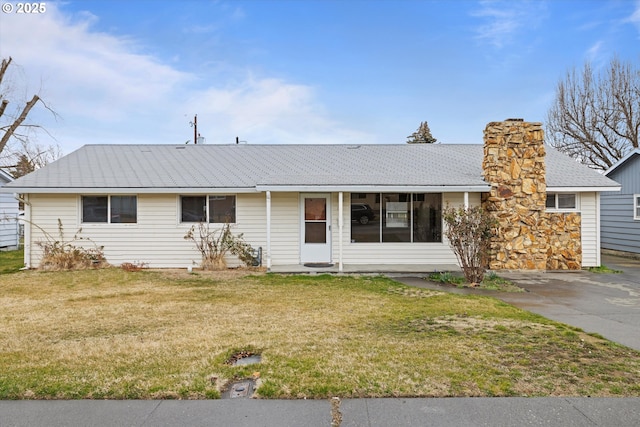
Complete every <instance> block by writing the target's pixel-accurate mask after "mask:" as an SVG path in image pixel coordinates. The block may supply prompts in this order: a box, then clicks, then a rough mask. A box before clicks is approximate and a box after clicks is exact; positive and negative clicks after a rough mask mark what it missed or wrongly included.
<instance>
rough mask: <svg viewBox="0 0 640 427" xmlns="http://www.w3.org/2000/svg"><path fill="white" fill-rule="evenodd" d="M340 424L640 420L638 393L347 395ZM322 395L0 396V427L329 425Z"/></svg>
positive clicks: (623, 426) (613, 426)
mask: <svg viewBox="0 0 640 427" xmlns="http://www.w3.org/2000/svg"><path fill="white" fill-rule="evenodd" d="M340 412H341V414H342V423H341V424H339V425H340V427H356V426H363V427H390V426H439V427H464V426H492V427H500V426H505V427H506V426H509V427H510V426H523V425H527V426H563V427H567V426H610V427H627V426H628V427H632V426H633V427H636V426H638V425H640V399H637V398H521V397H514V398H484V397H483V398H439V399H403V398H397V399H345V400H343V401H342V402H341V405H340ZM331 422H332V413H331V403H330V402H329V401H328V400H245V399H231V400H192V401H189V400H162V401H157V400H153V401H152V400H147V401H140V400H130V401H113V400H76V401H68V400H67V401H0V426H1V427H13V426H16V427H23V426H24V427H27V426H28V427H44V426H47V427H56V426H83V427H107V426H109V427H112V426H140V427H156V426H158V427H162V426H211V427H218V426H219V427H223V426H224V427H255V426H262V427H287V426H292V427H307V426H308V427H330V426H331Z"/></svg>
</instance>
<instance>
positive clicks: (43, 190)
mask: <svg viewBox="0 0 640 427" xmlns="http://www.w3.org/2000/svg"><path fill="white" fill-rule="evenodd" d="M256 191H257V190H256V189H255V187H162V188H160V187H158V188H155V187H144V188H141V187H127V188H124V187H6V186H5V187H0V192H3V193H20V194H208V193H222V192H224V193H255V192H256Z"/></svg>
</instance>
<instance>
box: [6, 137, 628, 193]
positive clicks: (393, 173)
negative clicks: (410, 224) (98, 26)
mask: <svg viewBox="0 0 640 427" xmlns="http://www.w3.org/2000/svg"><path fill="white" fill-rule="evenodd" d="M482 156H483V146H482V145H479V144H467V145H464V144H393V145H303V144H299V145H245V144H240V145H86V146H84V147H82V148H80V149H78V150H77V151H74V152H73V153H71V154H69V155H67V156H65V157H63V158H61V159H59V160H57V161H56V162H53V163H51V164H49V165H47V166H46V167H44V168H42V169H39V170H37V171H35V172H32V173H30V174H29V175H27V176H24V177H22V178H19V179H17V180H15V181H14V182H12V183H10V184H7V187H8V188H7V189H9V188H10V189H11V190H12V191H14V192H22V193H38V192H43V193H49V192H57V193H64V192H67V193H68V192H85V193H86V192H89V191H92V192H101V191H105V192H106V191H108V192H117V191H120V192H171V191H179V192H190V193H194V192H205V191H213V190H215V189H219V190H223V191H224V190H226V191H238V192H241V191H261V190H267V189H272V190H276V189H281V190H290V191H295V190H296V189H297V190H300V191H303V190H304V191H306V190H310V191H311V190H313V189H318V190H323V191H328V190H331V189H335V190H341V191H360V192H364V191H367V190H370V189H373V188H379V189H380V191H384V190H388V191H399V189H401V188H404V189H407V188H412V189H413V190H410V191H417V190H419V189H424V190H425V191H427V190H429V191H487V190H488V188H489V187H488V185H487V183H486V182H485V181H484V180H483V179H482ZM547 186H548V187H562V188H573V187H579V188H584V191H588V189H589V188H591V187H594V188H600V187H608V188H609V190H611V187H616V186H617V183H615V182H614V181H612V180H610V179H608V178H606V177H604V176H602V175H601V174H599V173H598V172H595V171H593V170H591V169H589V168H587V167H586V166H583V165H580V164H578V163H577V162H575V161H574V160H572V159H570V158H568V157H566V156H564V155H563V154H560V153H558V152H556V151H555V150H554V149H552V148H549V147H547Z"/></svg>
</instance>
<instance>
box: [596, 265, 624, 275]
mask: <svg viewBox="0 0 640 427" xmlns="http://www.w3.org/2000/svg"><path fill="white" fill-rule="evenodd" d="M589 272H590V273H614V274H619V273H622V271H621V270H614V269H611V268H609V267H607V266H606V265H601V266H598V267H589Z"/></svg>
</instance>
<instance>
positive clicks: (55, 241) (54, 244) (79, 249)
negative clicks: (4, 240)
mask: <svg viewBox="0 0 640 427" xmlns="http://www.w3.org/2000/svg"><path fill="white" fill-rule="evenodd" d="M43 231H44V230H43ZM81 232H82V228H80V229H78V231H76V233H75V234H74V236H73V238H72V239H70V240H65V238H64V228H63V226H62V221H60V219H59V218H58V238H55V237H53V236H51V235H50V234H49V233H46V232H45V238H46V241H41V242H37V245H38V246H40V247H41V248H42V259H41V260H40V268H41V269H43V270H52V271H58V270H83V269H87V268H100V267H106V266H107V265H108V264H107V260H106V259H105V257H104V252H103V249H104V246H98V245H97V244H96V243H95V242H94V241H93V240H91V239H89V238H87V237H81V236H80V233H81ZM84 242H89V243H91V244H92V245H93V247H91V248H85V247H83V246H81V244H82V243H84Z"/></svg>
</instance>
